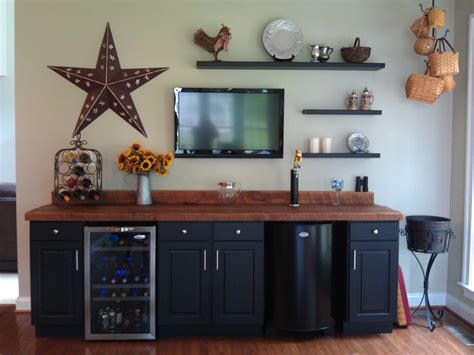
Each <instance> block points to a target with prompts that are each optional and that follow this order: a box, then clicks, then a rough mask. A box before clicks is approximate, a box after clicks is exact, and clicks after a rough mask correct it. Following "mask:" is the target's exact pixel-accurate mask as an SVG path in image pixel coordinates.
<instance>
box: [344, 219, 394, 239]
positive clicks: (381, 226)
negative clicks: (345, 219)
mask: <svg viewBox="0 0 474 355" xmlns="http://www.w3.org/2000/svg"><path fill="white" fill-rule="evenodd" d="M398 234H399V225H398V222H352V223H350V224H349V239H350V240H351V241H354V240H364V241H378V240H398Z"/></svg>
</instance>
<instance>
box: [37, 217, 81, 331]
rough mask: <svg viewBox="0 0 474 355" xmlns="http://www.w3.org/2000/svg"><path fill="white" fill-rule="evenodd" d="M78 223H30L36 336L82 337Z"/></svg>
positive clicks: (79, 234) (79, 230)
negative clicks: (80, 335)
mask: <svg viewBox="0 0 474 355" xmlns="http://www.w3.org/2000/svg"><path fill="white" fill-rule="evenodd" d="M83 248H84V243H83V224H82V223H47V222H32V223H31V244H30V255H31V259H30V260H31V311H32V312H31V313H32V323H33V325H35V326H36V333H37V335H39V336H42V335H44V336H64V335H79V334H82V335H83V329H84V264H83V259H84V258H83Z"/></svg>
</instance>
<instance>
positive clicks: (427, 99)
mask: <svg viewBox="0 0 474 355" xmlns="http://www.w3.org/2000/svg"><path fill="white" fill-rule="evenodd" d="M405 89H406V96H407V99H410V100H415V101H421V102H424V103H428V104H432V103H434V102H435V101H436V100H437V99H438V97H439V96H440V95H441V93H442V92H443V89H444V80H443V79H440V78H434V77H432V76H429V75H421V74H412V75H410V77H409V78H408V80H407V83H406V86H405Z"/></svg>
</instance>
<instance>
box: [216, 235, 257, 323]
mask: <svg viewBox="0 0 474 355" xmlns="http://www.w3.org/2000/svg"><path fill="white" fill-rule="evenodd" d="M214 255H215V258H216V259H215V265H216V266H215V270H214V287H213V289H214V302H213V320H214V323H215V324H262V325H263V311H264V309H263V280H264V277H263V243H255V242H215V243H214Z"/></svg>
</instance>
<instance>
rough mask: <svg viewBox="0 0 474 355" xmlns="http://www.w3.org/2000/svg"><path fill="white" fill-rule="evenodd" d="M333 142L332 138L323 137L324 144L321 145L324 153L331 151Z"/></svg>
mask: <svg viewBox="0 0 474 355" xmlns="http://www.w3.org/2000/svg"><path fill="white" fill-rule="evenodd" d="M331 143H332V140H331V138H323V141H322V145H321V148H322V151H323V153H331Z"/></svg>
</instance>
